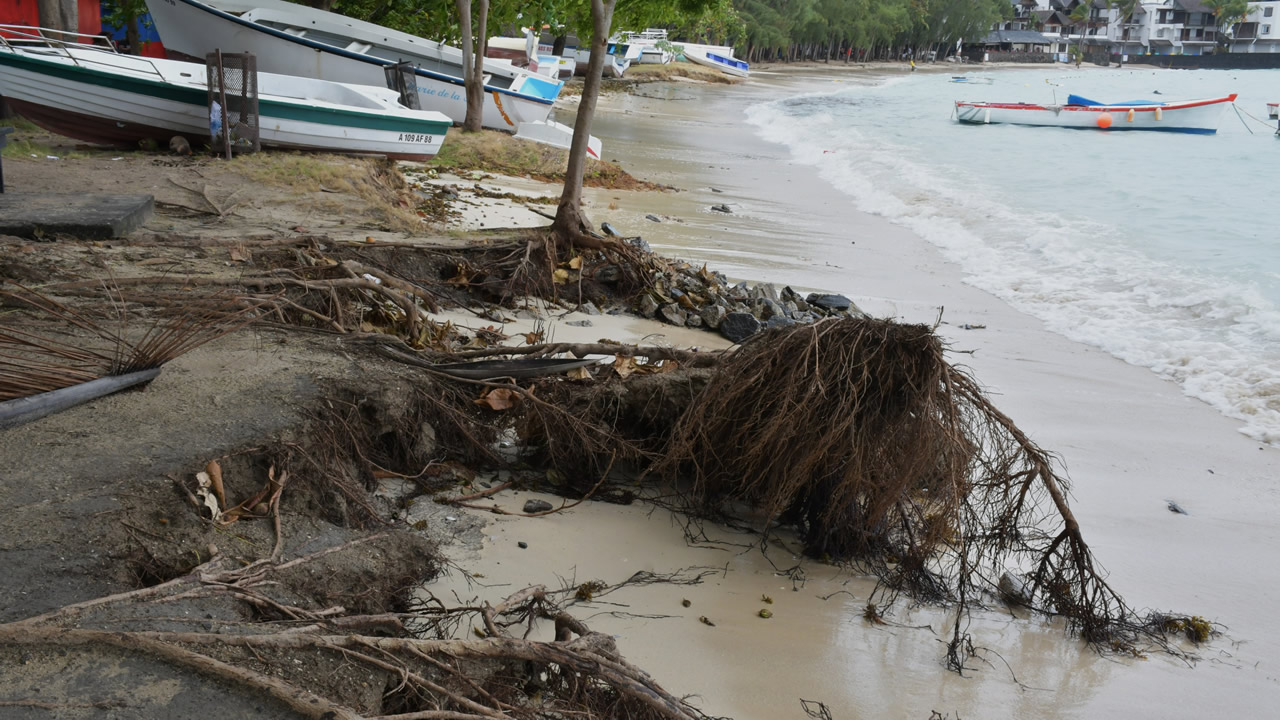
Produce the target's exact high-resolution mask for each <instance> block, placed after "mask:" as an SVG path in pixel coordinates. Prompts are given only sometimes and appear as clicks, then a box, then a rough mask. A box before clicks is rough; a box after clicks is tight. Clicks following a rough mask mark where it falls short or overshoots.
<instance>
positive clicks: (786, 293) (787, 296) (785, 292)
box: [778, 285, 800, 302]
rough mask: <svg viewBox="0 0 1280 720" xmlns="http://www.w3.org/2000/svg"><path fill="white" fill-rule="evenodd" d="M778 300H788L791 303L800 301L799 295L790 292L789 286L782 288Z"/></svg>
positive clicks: (793, 291)
mask: <svg viewBox="0 0 1280 720" xmlns="http://www.w3.org/2000/svg"><path fill="white" fill-rule="evenodd" d="M778 299H779V300H783V301H788V300H789V301H791V302H795V301H796V300H799V299H800V293H798V292H796V291H795V290H792V289H791V286H790V285H787V286H786V287H784V288H782V292H780V293H778Z"/></svg>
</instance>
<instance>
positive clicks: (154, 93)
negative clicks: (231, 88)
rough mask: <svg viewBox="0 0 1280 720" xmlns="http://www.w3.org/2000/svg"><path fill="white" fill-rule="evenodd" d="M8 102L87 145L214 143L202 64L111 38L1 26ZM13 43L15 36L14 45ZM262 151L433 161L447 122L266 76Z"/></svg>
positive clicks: (338, 86) (0, 62)
mask: <svg viewBox="0 0 1280 720" xmlns="http://www.w3.org/2000/svg"><path fill="white" fill-rule="evenodd" d="M0 33H2V34H0V95H4V98H5V100H6V102H8V103H9V104H10V105H11V106H12V107H13V109H14V110H16V111H17V112H18V113H20V114H21V115H23V116H24V117H26V118H27V119H29V120H31V121H32V122H34V123H36V124H37V125H39V126H41V127H43V128H45V129H47V130H49V131H51V132H56V133H58V134H60V135H66V136H68V137H73V138H77V139H80V140H84V141H86V142H91V143H96V144H102V145H115V146H132V147H137V143H138V141H140V140H148V139H150V140H155V141H156V142H157V143H158V144H159V145H160V146H161V147H164V146H167V145H168V143H169V139H170V138H171V137H173V136H174V135H183V136H185V137H186V138H187V139H188V141H189V142H191V144H192V145H197V144H198V143H199V141H200V139H201V138H209V137H210V134H211V133H210V108H209V97H208V84H207V81H206V67H205V65H203V64H196V63H188V62H180V61H176V60H162V59H157V58H144V57H137V56H134V55H122V54H120V53H117V52H116V51H115V50H114V49H113V48H112V47H111V45H110V43H109V42H107V39H106V38H105V37H98V36H92V35H79V36H78V37H79V38H81V39H83V40H85V41H86V43H88V42H97V43H101V44H100V45H98V44H84V43H79V42H69V43H64V42H62V41H61V40H50V39H46V37H61V36H66V35H75V33H53V34H52V35H51V36H48V35H47V34H48V33H52V31H49V30H42V29H40V28H30V27H22V26H13V25H0ZM6 36H7V37H6ZM257 77H258V116H259V137H260V140H261V142H262V144H263V145H264V146H268V147H280V148H293V149H299V150H319V151H329V152H342V153H355V154H374V155H384V156H386V157H389V158H393V159H397V160H418V161H425V160H430V159H431V158H432V157H434V156H435V154H436V153H437V152H438V151H439V150H440V146H441V144H442V143H443V142H444V138H445V133H446V132H448V130H449V126H450V124H451V123H450V122H449V118H447V117H445V116H444V115H442V114H441V113H438V112H433V111H428V110H411V109H409V108H406V107H404V106H403V105H401V104H400V102H399V99H400V96H399V94H397V93H396V92H395V91H394V90H389V89H387V88H382V87H367V86H361V85H351V84H346V83H336V82H327V81H324V80H313V79H305V78H297V77H289V76H285V75H273V74H270V73H258V76H257Z"/></svg>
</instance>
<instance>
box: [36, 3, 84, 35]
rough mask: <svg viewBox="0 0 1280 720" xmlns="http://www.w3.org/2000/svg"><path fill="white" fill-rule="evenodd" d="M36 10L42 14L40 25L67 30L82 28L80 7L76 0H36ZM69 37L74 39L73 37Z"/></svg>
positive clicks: (75, 30) (51, 28) (77, 30)
mask: <svg viewBox="0 0 1280 720" xmlns="http://www.w3.org/2000/svg"><path fill="white" fill-rule="evenodd" d="M36 12H37V13H39V16H40V27H43V28H48V29H50V30H65V31H67V32H79V30H80V9H79V7H78V6H77V5H76V0H36ZM67 39H68V40H74V38H73V37H71V38H67Z"/></svg>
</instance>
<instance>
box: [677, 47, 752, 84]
mask: <svg viewBox="0 0 1280 720" xmlns="http://www.w3.org/2000/svg"><path fill="white" fill-rule="evenodd" d="M684 59H685V60H688V61H689V62H691V63H693V64H695V65H701V66H703V67H709V68H715V69H716V70H719V71H720V72H722V73H724V74H725V75H732V76H733V77H741V78H744V77H747V76H748V75H749V74H750V69H751V68H750V66H749V65H748V64H747V63H746V62H745V61H743V60H738V59H736V58H734V57H731V56H724V55H719V54H716V53H713V52H705V51H704V52H698V51H696V50H692V51H691V50H689V48H688V46H685V50H684Z"/></svg>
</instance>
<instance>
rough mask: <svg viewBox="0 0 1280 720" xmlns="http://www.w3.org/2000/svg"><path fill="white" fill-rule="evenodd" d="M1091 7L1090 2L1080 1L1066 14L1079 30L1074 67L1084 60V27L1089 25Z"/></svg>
mask: <svg viewBox="0 0 1280 720" xmlns="http://www.w3.org/2000/svg"><path fill="white" fill-rule="evenodd" d="M1092 9H1093V4H1092V3H1090V2H1081V3H1080V4H1079V5H1077V6H1076V7H1075V9H1074V10H1072V11H1071V14H1070V15H1068V16H1067V17H1068V18H1069V19H1070V20H1071V22H1072V23H1073V24H1074V25H1075V27H1077V28H1079V30H1080V40H1079V42H1077V43H1076V67H1080V63H1082V62H1084V33H1085V31H1084V28H1086V27H1088V25H1089V13H1090V11H1091V10H1092Z"/></svg>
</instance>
